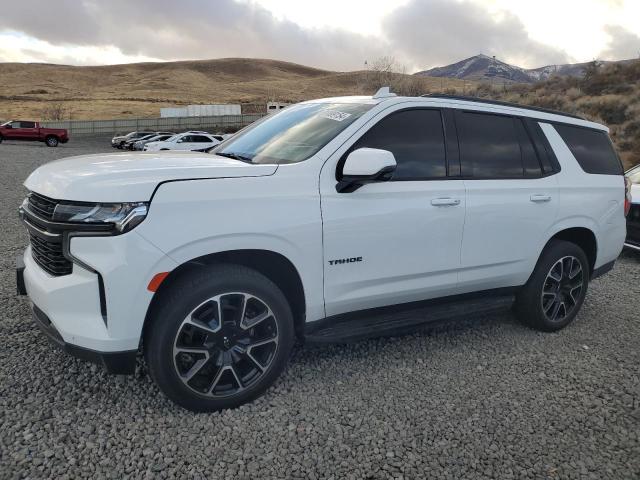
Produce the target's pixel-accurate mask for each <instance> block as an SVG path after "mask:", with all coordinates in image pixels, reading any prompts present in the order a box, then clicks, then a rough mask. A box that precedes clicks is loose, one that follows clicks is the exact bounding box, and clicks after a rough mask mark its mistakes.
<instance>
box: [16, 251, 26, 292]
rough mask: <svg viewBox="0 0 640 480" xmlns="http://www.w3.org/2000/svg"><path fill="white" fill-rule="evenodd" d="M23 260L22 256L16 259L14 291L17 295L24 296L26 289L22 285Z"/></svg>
mask: <svg viewBox="0 0 640 480" xmlns="http://www.w3.org/2000/svg"><path fill="white" fill-rule="evenodd" d="M24 268H25V267H24V259H23V258H22V255H18V256H17V257H16V291H17V292H18V295H26V294H27V287H25V285H24Z"/></svg>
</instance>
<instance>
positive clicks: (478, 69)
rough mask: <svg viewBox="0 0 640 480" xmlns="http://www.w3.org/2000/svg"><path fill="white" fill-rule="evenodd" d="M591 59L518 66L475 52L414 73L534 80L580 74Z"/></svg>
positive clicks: (604, 62) (449, 76)
mask: <svg viewBox="0 0 640 480" xmlns="http://www.w3.org/2000/svg"><path fill="white" fill-rule="evenodd" d="M630 61H632V60H621V61H619V62H609V61H601V60H598V61H597V63H598V65H599V66H601V65H605V64H610V63H628V62H630ZM589 63H591V62H585V63H567V64H560V65H546V66H544V67H539V68H530V69H526V68H521V67H518V66H515V65H510V64H508V63H505V62H502V61H500V60H497V59H496V58H495V57H489V56H487V55H482V54H481V55H476V56H474V57H470V58H467V59H465V60H461V61H459V62H456V63H452V64H451V65H446V66H444V67H436V68H432V69H430V70H424V71H422V72H417V73H415V74H414V75H418V76H425V77H447V78H458V79H461V80H475V81H485V82H496V81H499V82H503V81H506V82H509V83H534V82H538V81H541V80H547V79H549V78H551V77H553V76H561V77H582V76H583V75H584V71H585V68H586V67H587V66H588V65H589Z"/></svg>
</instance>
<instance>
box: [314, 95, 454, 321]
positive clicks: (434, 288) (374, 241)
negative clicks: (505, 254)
mask: <svg viewBox="0 0 640 480" xmlns="http://www.w3.org/2000/svg"><path fill="white" fill-rule="evenodd" d="M394 110H395V111H394ZM382 117H384V118H382ZM443 120H444V119H443V116H442V112H441V111H440V110H438V109H433V108H411V109H406V108H404V109H402V106H396V107H392V108H391V109H389V110H387V111H386V112H383V113H381V114H380V115H379V116H378V117H376V118H374V119H372V120H371V123H370V124H369V125H367V126H366V127H363V130H365V131H364V132H363V131H361V132H359V133H358V134H356V135H355V138H354V139H353V140H352V141H351V143H350V144H346V145H343V147H342V148H341V149H339V150H338V151H337V152H336V153H335V154H334V155H333V157H332V158H330V159H329V160H328V161H327V162H326V163H325V165H324V167H323V169H322V172H321V178H320V193H321V202H322V222H323V246H324V260H325V262H324V269H325V270H324V272H325V277H324V287H325V305H326V314H327V315H328V316H330V315H336V314H340V313H344V312H352V311H356V310H362V309H367V308H374V307H381V306H386V305H390V304H400V303H406V302H411V301H417V300H425V299H429V298H434V297H440V296H445V295H451V294H454V293H456V289H457V283H458V268H459V266H460V242H461V239H462V228H463V224H464V209H465V197H464V185H463V181H462V180H461V179H455V180H454V179H449V177H448V176H447V175H448V171H449V167H450V165H449V163H450V162H449V160H450V159H449V156H450V151H449V148H448V147H449V144H448V143H447V142H446V137H445V129H444V121H443ZM358 137H359V138H358ZM445 144H446V145H445ZM363 147H369V148H378V149H384V150H388V151H390V152H392V153H393V154H394V157H395V159H396V162H397V168H396V171H395V172H394V174H393V177H392V179H391V180H390V181H386V182H379V183H372V184H367V185H363V186H362V187H361V188H359V189H357V190H356V191H354V192H350V193H339V192H337V191H336V182H337V179H339V178H341V165H342V163H343V162H344V159H345V158H346V156H347V155H348V153H349V152H351V151H353V150H355V149H357V148H363ZM455 161H456V162H457V158H456V159H455Z"/></svg>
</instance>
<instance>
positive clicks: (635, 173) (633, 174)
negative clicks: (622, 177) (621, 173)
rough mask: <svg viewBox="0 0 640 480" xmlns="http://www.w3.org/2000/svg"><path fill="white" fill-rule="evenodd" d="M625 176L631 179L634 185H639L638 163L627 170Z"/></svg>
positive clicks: (639, 167) (639, 168) (639, 169)
mask: <svg viewBox="0 0 640 480" xmlns="http://www.w3.org/2000/svg"><path fill="white" fill-rule="evenodd" d="M627 178H628V179H629V180H631V183H635V184H636V185H640V165H638V166H637V167H635V168H632V169H631V170H629V171H628V172H627Z"/></svg>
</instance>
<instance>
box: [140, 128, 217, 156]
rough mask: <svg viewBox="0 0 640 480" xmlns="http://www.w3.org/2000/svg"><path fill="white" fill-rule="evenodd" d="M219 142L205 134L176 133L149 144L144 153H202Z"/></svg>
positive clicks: (215, 137)
mask: <svg viewBox="0 0 640 480" xmlns="http://www.w3.org/2000/svg"><path fill="white" fill-rule="evenodd" d="M220 142H221V140H220V139H219V137H218V136H214V135H210V134H208V133H206V132H185V133H178V134H177V135H174V136H172V137H169V138H167V139H166V140H163V141H157V142H149V143H147V144H146V145H145V146H144V147H143V150H144V151H145V152H158V151H163V150H195V151H203V150H206V149H208V148H211V147H215V146H216V145H217V144H219V143H220Z"/></svg>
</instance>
